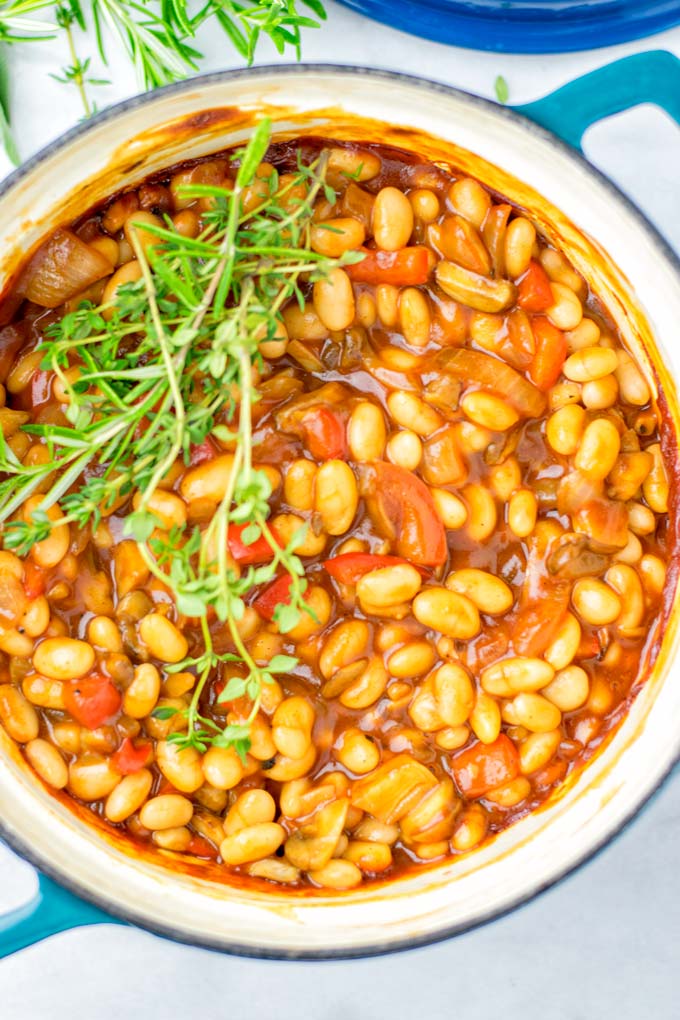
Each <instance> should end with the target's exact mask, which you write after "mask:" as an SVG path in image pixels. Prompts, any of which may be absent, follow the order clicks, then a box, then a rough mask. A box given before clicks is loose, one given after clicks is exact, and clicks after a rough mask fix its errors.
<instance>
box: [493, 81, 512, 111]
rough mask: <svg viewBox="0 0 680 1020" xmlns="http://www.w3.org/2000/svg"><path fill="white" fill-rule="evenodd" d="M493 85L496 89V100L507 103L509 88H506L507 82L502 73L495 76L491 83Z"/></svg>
mask: <svg viewBox="0 0 680 1020" xmlns="http://www.w3.org/2000/svg"><path fill="white" fill-rule="evenodd" d="M493 87H494V89H495V91H496V99H497V100H498V102H499V103H503V104H505V103H507V101H508V99H509V98H510V89H509V88H508V83H507V81H506V80H505V78H504V77H503V75H502V74H499V75H498V76H497V78H496V80H495V82H494V83H493Z"/></svg>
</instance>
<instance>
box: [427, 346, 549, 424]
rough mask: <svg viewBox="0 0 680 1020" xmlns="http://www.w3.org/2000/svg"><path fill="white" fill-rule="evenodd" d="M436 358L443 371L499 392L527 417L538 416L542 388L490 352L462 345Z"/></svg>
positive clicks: (542, 396) (542, 402) (543, 405)
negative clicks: (483, 352) (485, 352)
mask: <svg viewBox="0 0 680 1020" xmlns="http://www.w3.org/2000/svg"><path fill="white" fill-rule="evenodd" d="M437 360H438V364H439V366H441V369H442V371H444V372H446V373H448V374H449V375H452V376H454V378H456V379H462V381H463V382H465V383H473V384H474V383H477V385H479V386H482V387H484V389H489V390H492V391H493V392H494V393H498V394H499V395H500V396H502V397H505V399H506V400H507V401H509V403H511V404H512V406H513V407H514V408H515V410H517V411H519V413H520V414H522V415H524V416H525V417H526V418H539V417H540V416H541V414H543V411H544V410H545V396H544V395H543V394H542V393H541V391H540V390H539V389H537V388H536V386H534V384H533V383H530V382H529V381H528V380H527V379H525V378H524V376H522V375H520V374H519V372H516V371H515V369H514V368H510V366H509V365H506V363H505V362H504V361H500V360H499V359H498V358H493V357H491V355H490V354H482V353H481V351H470V350H468V349H467V348H464V347H461V348H458V349H457V350H452V351H442V352H441V354H440V355H439V357H438V359H437Z"/></svg>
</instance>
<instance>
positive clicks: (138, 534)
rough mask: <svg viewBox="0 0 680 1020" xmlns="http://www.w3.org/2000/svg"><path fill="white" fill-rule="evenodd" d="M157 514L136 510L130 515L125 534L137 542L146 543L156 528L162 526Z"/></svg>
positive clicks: (126, 519)
mask: <svg viewBox="0 0 680 1020" xmlns="http://www.w3.org/2000/svg"><path fill="white" fill-rule="evenodd" d="M160 523H161V522H160V521H159V520H158V518H157V517H156V515H155V514H152V513H151V511H149V510H135V511H134V513H131V514H128V515H127V517H126V518H125V524H124V526H123V534H124V535H131V536H132V538H134V540H135V542H146V541H147V540H148V539H149V538H151V535H152V534H153V531H154V528H157V527H158V526H159V525H160Z"/></svg>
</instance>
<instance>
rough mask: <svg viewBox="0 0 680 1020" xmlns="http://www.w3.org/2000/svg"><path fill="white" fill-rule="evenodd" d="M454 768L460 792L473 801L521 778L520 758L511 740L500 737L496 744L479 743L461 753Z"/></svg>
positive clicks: (455, 761)
mask: <svg viewBox="0 0 680 1020" xmlns="http://www.w3.org/2000/svg"><path fill="white" fill-rule="evenodd" d="M451 768H452V770H453V778H454V779H455V781H456V786H457V787H458V789H459V790H460V792H461V793H463V794H464V795H465V796H466V797H469V798H472V799H474V798H476V797H483V796H484V794H485V793H488V792H489V790H494V789H495V788H496V787H497V786H503V785H504V784H505V783H509V782H510V781H511V780H512V779H514V778H515V777H516V776H517V775H518V774H519V754H518V753H517V748H516V747H515V745H514V744H513V742H512V740H510V738H509V737H506V735H505V734H504V733H501V735H500V736H499V737H497V738H496V740H494V742H493V744H483V743H482V742H481V740H480V741H478V742H477V743H476V744H473V746H472V747H468V748H467V749H466V750H465V751H461V753H460V754H457V755H456V757H455V758H454V759H453V761H452V762H451Z"/></svg>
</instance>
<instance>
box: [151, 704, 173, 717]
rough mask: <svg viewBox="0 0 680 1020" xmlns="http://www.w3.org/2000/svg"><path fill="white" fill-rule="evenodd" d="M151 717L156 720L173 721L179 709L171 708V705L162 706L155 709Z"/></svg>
mask: <svg viewBox="0 0 680 1020" xmlns="http://www.w3.org/2000/svg"><path fill="white" fill-rule="evenodd" d="M151 715H152V716H153V718H154V719H172V717H173V715H177V709H176V708H171V707H170V706H169V705H160V706H159V707H158V708H154V710H153V711H152V713H151Z"/></svg>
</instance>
